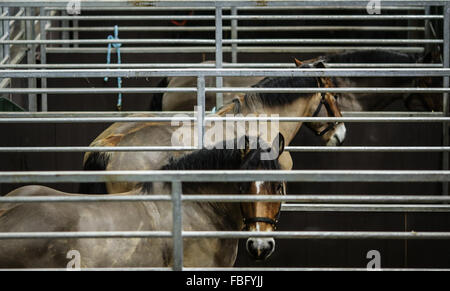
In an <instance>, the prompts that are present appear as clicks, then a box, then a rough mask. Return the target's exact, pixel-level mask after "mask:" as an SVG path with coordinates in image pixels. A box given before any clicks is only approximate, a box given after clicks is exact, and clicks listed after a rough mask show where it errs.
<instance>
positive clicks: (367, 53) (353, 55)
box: [324, 50, 418, 64]
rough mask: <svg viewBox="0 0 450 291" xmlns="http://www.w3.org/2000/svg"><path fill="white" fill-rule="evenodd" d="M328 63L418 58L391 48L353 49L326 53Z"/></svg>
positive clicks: (386, 61) (395, 61)
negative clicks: (330, 53)
mask: <svg viewBox="0 0 450 291" xmlns="http://www.w3.org/2000/svg"><path fill="white" fill-rule="evenodd" d="M324 61H325V62H328V63H350V64H351V63H365V64H376V63H393V64H395V63H416V62H417V61H418V58H417V57H416V56H415V55H413V54H405V53H400V52H396V51H391V50H355V51H349V52H344V53H337V54H332V55H328V56H326V57H325V58H324Z"/></svg>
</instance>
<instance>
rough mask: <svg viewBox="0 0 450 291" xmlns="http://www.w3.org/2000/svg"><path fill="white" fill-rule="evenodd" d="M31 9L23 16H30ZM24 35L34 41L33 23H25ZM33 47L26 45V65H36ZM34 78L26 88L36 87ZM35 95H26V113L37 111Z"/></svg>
mask: <svg viewBox="0 0 450 291" xmlns="http://www.w3.org/2000/svg"><path fill="white" fill-rule="evenodd" d="M32 12H33V8H26V9H25V14H26V15H28V16H30V15H32ZM25 33H26V38H27V39H30V40H34V37H35V29H34V21H33V22H30V21H27V22H26V23H25ZM35 52H36V51H35V46H34V45H33V44H28V45H27V64H35V63H36V57H35ZM36 84H37V83H36V78H35V77H29V78H28V87H29V88H35V87H36ZM37 106H38V104H37V95H36V94H34V93H31V94H28V111H32V112H35V111H38V108H37Z"/></svg>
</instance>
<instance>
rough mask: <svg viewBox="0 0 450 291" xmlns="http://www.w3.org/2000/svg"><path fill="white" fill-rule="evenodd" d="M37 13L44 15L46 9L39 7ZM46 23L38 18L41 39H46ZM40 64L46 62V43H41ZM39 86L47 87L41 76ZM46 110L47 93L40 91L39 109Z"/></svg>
mask: <svg viewBox="0 0 450 291" xmlns="http://www.w3.org/2000/svg"><path fill="white" fill-rule="evenodd" d="M39 14H40V15H41V16H46V9H45V8H44V7H41V8H40V9H39ZM46 24H47V21H45V20H40V21H39V27H40V29H39V30H40V32H41V40H46V39H47V31H46V29H45V26H46ZM40 51H41V64H46V63H47V45H46V44H41V48H40ZM41 88H47V78H41ZM47 110H48V105H47V93H42V94H41V111H47Z"/></svg>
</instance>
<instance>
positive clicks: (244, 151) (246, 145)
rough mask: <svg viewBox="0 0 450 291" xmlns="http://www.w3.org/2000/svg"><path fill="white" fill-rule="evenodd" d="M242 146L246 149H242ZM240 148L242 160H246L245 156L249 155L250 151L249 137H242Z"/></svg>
mask: <svg viewBox="0 0 450 291" xmlns="http://www.w3.org/2000/svg"><path fill="white" fill-rule="evenodd" d="M242 145H244V148H240V147H241V146H242ZM238 148H239V150H240V151H241V157H242V159H244V158H245V156H246V155H247V154H248V153H249V151H250V141H249V139H248V136H247V135H244V136H242V137H241V139H240V140H239V144H238Z"/></svg>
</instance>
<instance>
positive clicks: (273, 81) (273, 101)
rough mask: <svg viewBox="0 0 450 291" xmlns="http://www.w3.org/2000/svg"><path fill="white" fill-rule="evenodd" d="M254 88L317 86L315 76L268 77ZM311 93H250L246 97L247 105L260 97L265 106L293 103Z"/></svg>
mask: <svg viewBox="0 0 450 291" xmlns="http://www.w3.org/2000/svg"><path fill="white" fill-rule="evenodd" d="M252 87H253V88H307V87H311V88H316V87H318V83H317V79H316V78H314V77H266V78H264V79H262V80H261V81H259V82H258V83H257V84H255V85H253V86H252ZM309 96H311V93H249V94H246V95H245V97H244V100H245V102H246V103H247V105H248V104H249V103H251V100H252V99H253V98H255V97H256V98H258V99H259V102H260V103H261V104H262V105H264V106H269V107H271V106H281V105H286V104H291V103H292V102H293V101H295V100H297V99H298V98H301V97H309Z"/></svg>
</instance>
